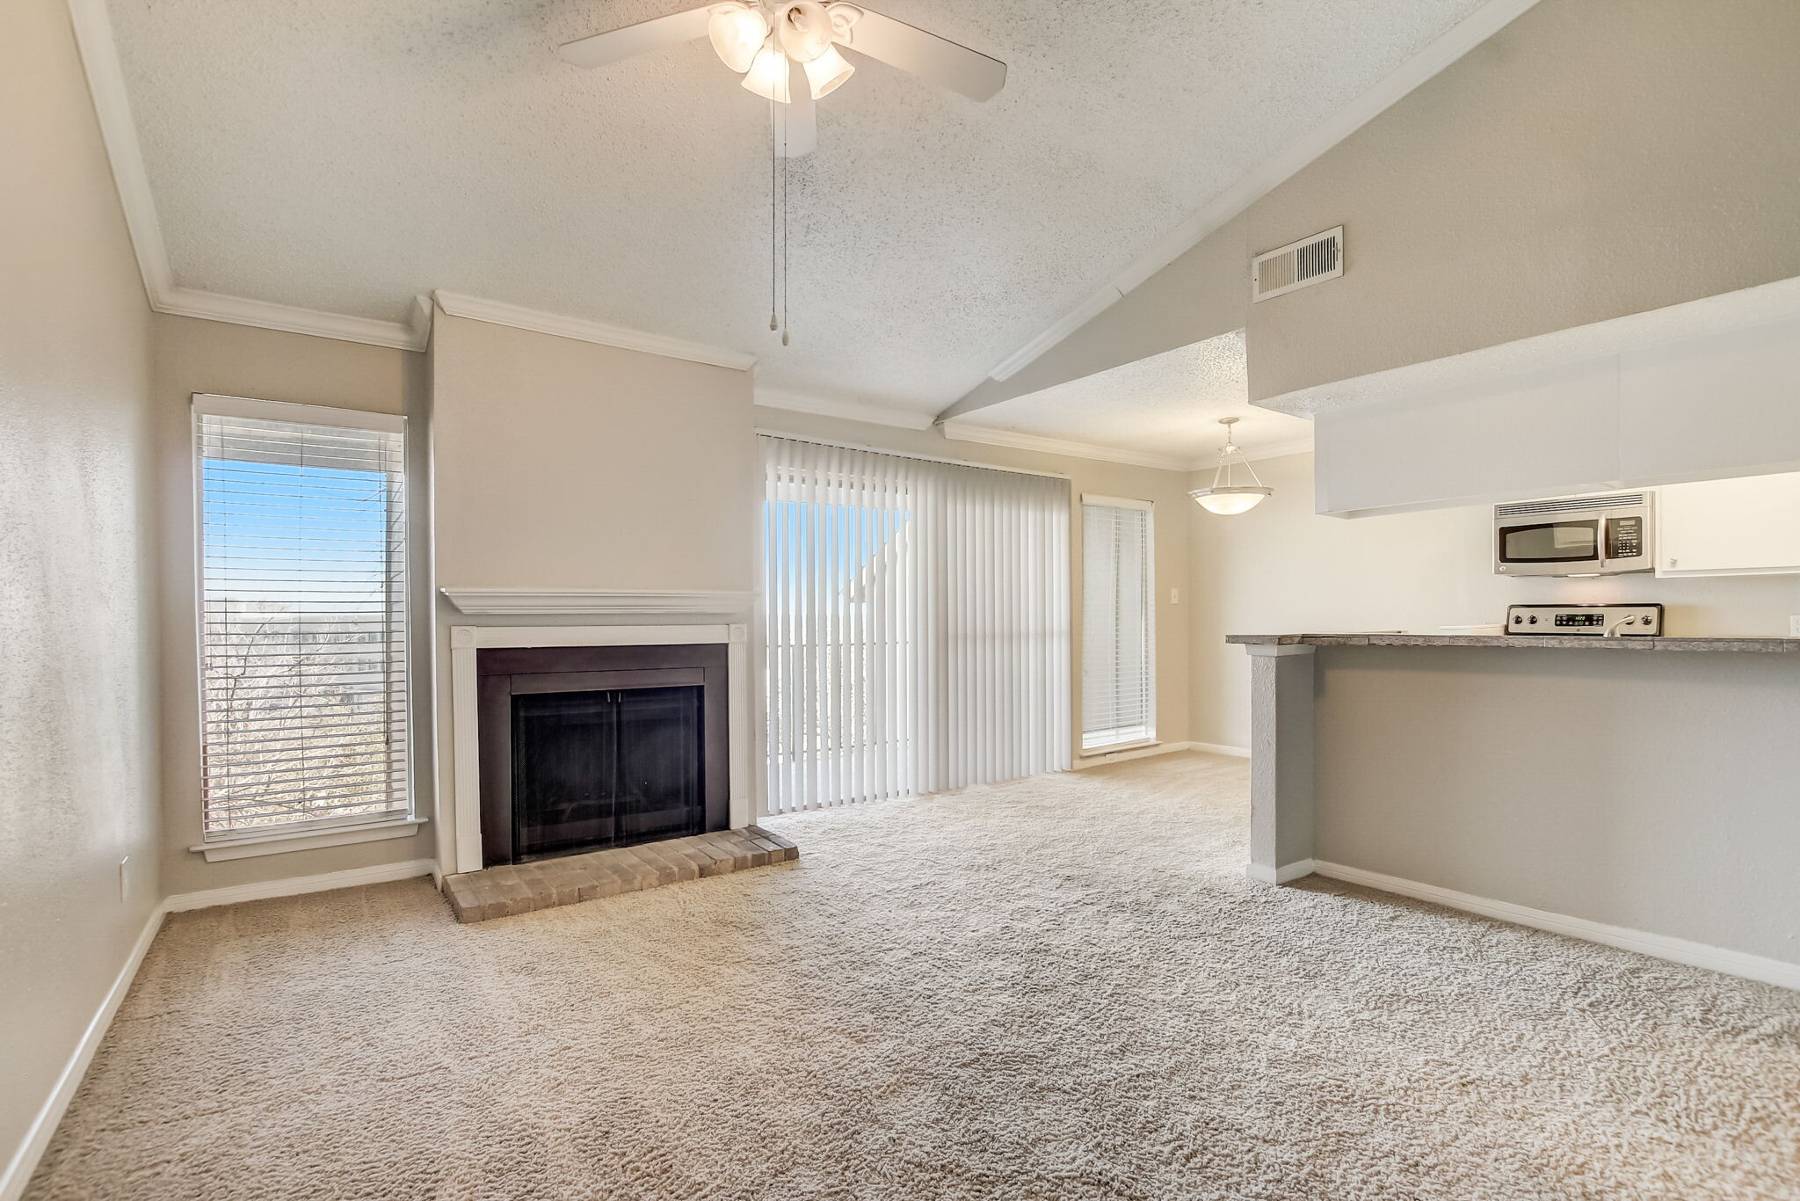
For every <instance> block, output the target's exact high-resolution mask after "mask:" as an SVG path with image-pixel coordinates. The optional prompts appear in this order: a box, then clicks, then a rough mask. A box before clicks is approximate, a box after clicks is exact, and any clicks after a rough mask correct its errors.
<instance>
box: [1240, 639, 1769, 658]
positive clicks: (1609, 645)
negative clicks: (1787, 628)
mask: <svg viewBox="0 0 1800 1201" xmlns="http://www.w3.org/2000/svg"><path fill="white" fill-rule="evenodd" d="M1225 641H1226V642H1229V643H1232V644H1234V645H1237V646H1504V647H1509V648H1512V649H1515V650H1517V649H1521V648H1522V649H1531V648H1533V647H1535V648H1537V649H1539V650H1542V649H1544V648H1547V647H1559V648H1560V647H1571V648H1577V649H1580V650H1597V651H1738V652H1753V653H1761V654H1766V653H1771V652H1772V653H1777V654H1779V653H1783V652H1794V653H1800V638H1634V637H1629V636H1627V637H1622V638H1592V637H1581V636H1571V635H1554V634H1552V635H1537V636H1530V635H1524V636H1518V637H1509V636H1508V635H1505V634H1228V635H1227V636H1226V638H1225Z"/></svg>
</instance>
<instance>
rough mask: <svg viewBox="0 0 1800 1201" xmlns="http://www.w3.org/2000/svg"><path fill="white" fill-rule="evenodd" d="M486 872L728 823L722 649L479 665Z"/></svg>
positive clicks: (529, 654) (557, 655)
mask: <svg viewBox="0 0 1800 1201" xmlns="http://www.w3.org/2000/svg"><path fill="white" fill-rule="evenodd" d="M475 667H476V677H477V687H478V717H479V745H480V788H481V847H482V855H481V858H482V866H483V867H492V866H494V865H496V864H503V863H522V862H526V861H529V860H532V859H541V858H544V857H547V856H553V855H563V854H572V853H575V852H578V851H591V850H597V849H601V848H604V847H614V846H626V845H630V844H632V843H639V842H649V841H652V840H655V839H659V838H677V837H681V836H684V835H689V834H700V833H704V832H707V831H711V830H723V829H726V828H727V827H728V826H729V824H730V814H729V811H728V797H729V780H728V766H727V751H728V745H727V744H728V732H727V725H728V723H727V717H726V714H727V704H728V701H727V687H726V685H727V680H726V672H727V667H726V648H725V647H724V646H721V645H716V644H689V645H669V646H636V645H629V646H571V647H562V646H559V647H511V648H495V649H485V650H481V651H479V652H478V654H477V656H476V663H475Z"/></svg>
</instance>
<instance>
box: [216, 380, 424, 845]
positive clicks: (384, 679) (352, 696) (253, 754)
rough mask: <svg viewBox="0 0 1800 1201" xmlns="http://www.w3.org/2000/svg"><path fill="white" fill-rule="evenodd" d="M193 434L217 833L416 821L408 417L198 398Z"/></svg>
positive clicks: (219, 836)
mask: <svg viewBox="0 0 1800 1201" xmlns="http://www.w3.org/2000/svg"><path fill="white" fill-rule="evenodd" d="M215 410H217V411H215ZM253 414H257V415H253ZM260 414H268V416H263V415H260ZM194 426H195V437H196V472H197V475H198V486H197V493H198V495H197V503H198V506H199V523H200V583H201V613H200V653H201V719H202V723H201V731H202V747H201V750H202V756H203V771H202V790H203V799H204V820H205V834H206V837H207V838H209V839H229V838H231V837H234V836H246V835H258V834H267V833H272V832H279V831H285V830H290V829H296V828H302V827H318V826H328V825H344V824H358V823H363V822H368V821H376V820H381V819H384V818H390V817H396V816H403V815H406V814H407V813H409V811H410V807H411V806H410V799H409V788H408V783H407V705H406V697H407V682H406V676H407V664H406V606H405V596H406V505H405V496H406V478H405V468H404V463H403V456H404V434H403V432H402V428H401V426H400V420H399V419H398V418H383V417H378V416H375V415H365V414H351V413H340V412H339V411H337V410H331V409H318V410H316V411H309V409H308V408H307V407H306V406H298V405H273V404H271V405H261V404H259V403H258V402H250V401H241V400H235V399H231V398H196V401H195V412H194Z"/></svg>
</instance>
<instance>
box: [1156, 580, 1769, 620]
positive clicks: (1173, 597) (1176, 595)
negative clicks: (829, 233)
mask: <svg viewBox="0 0 1800 1201" xmlns="http://www.w3.org/2000/svg"><path fill="white" fill-rule="evenodd" d="M1169 603H1170V604H1171V605H1179V604H1180V603H1181V589H1179V588H1171V589H1169ZM1795 620H1797V621H1800V618H1796V619H1795Z"/></svg>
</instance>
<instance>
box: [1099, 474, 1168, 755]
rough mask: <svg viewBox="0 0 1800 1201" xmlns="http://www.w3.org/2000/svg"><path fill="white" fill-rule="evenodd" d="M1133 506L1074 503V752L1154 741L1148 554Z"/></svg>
mask: <svg viewBox="0 0 1800 1201" xmlns="http://www.w3.org/2000/svg"><path fill="white" fill-rule="evenodd" d="M1151 523H1152V510H1151V508H1150V506H1149V505H1148V504H1145V503H1143V502H1141V501H1130V500H1116V499H1113V498H1110V497H1083V498H1082V502H1081V543H1082V549H1081V578H1082V590H1081V749H1082V750H1084V751H1086V750H1093V749H1095V748H1096V747H1105V746H1117V745H1119V744H1121V743H1127V742H1147V741H1149V740H1151V739H1153V738H1155V737H1156V625H1155V622H1156V606H1155V604H1154V603H1153V602H1154V594H1155V589H1156V566H1155V563H1156V552H1155V540H1154V536H1153V535H1154V531H1153V528H1152V524H1151Z"/></svg>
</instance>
